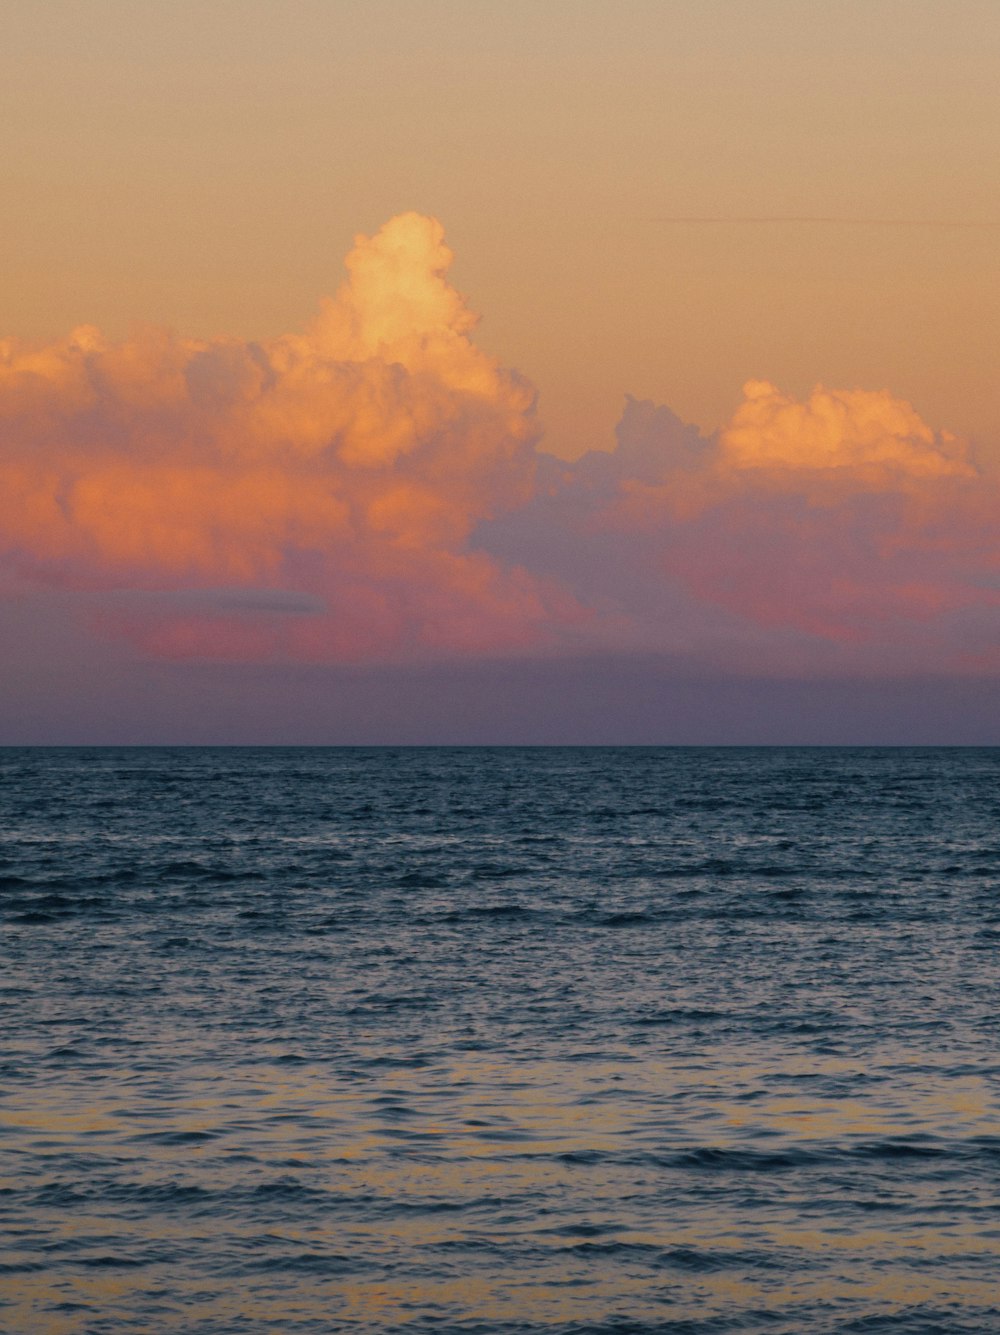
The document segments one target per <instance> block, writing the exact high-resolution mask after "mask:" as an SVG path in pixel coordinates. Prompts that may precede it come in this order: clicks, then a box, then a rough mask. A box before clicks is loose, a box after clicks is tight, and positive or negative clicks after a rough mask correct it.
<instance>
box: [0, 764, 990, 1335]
mask: <svg viewBox="0 0 1000 1335" xmlns="http://www.w3.org/2000/svg"><path fill="white" fill-rule="evenodd" d="M0 838H2V845H0V904H2V919H3V922H2V931H3V938H2V977H0V1035H2V1037H0V1047H2V1058H0V1070H2V1081H0V1088H2V1108H0V1119H2V1136H0V1162H2V1178H0V1230H2V1232H3V1235H4V1243H5V1245H4V1250H3V1257H2V1262H0V1302H2V1304H3V1305H2V1306H0V1326H2V1327H3V1328H4V1329H5V1330H9V1331H11V1332H17V1333H18V1335H19V1333H20V1332H30V1333H31V1335H35V1333H36V1332H39V1333H42V1335H63V1333H64V1332H65V1333H67V1335H69V1333H73V1335H76V1333H77V1332H79V1333H81V1335H84V1333H85V1335H105V1333H107V1335H117V1333H118V1332H122V1333H123V1335H124V1332H177V1333H178V1335H180V1333H183V1335H208V1332H211V1333H212V1335H223V1333H224V1332H234V1333H235V1332H240V1335H245V1333H246V1332H281V1333H283V1335H284V1333H286V1332H287V1333H289V1335H290V1333H291V1332H300V1331H341V1330H355V1329H356V1330H363V1331H373V1332H389V1331H401V1330H402V1331H441V1332H448V1331H454V1332H459V1331H462V1332H473V1331H475V1332H514V1331H517V1332H547V1333H548V1335H556V1333H557V1332H558V1333H559V1335H565V1333H567V1332H571V1331H572V1332H618V1333H619V1335H620V1333H621V1332H626V1331H631V1332H640V1331H671V1332H722V1331H754V1330H761V1331H769V1332H788V1333H789V1335H791V1333H792V1332H795V1333H798V1332H813V1331H845V1332H846V1331H858V1332H862V1331H864V1332H903V1331H906V1332H932V1331H940V1332H949V1333H951V1332H963V1331H977V1332H981V1331H1000V1297H998V1292H997V1277H998V1273H1000V1117H998V1109H1000V1051H998V1044H1000V970H998V953H1000V752H998V751H995V750H982V751H977V750H956V751H949V750H728V749H701V750H672V749H649V750H642V749H622V750H615V749H594V750H573V749H566V750H561V749H553V750H518V749H510V750H507V749H497V750H490V749H468V750H462V749H457V750H450V749H444V750H322V749H317V750H211V749H207V750H201V749H192V750H185V749H180V750H7V751H2V752H0Z"/></svg>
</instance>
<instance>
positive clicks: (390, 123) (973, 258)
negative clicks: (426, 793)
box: [0, 0, 1000, 726]
mask: <svg viewBox="0 0 1000 1335" xmlns="http://www.w3.org/2000/svg"><path fill="white" fill-rule="evenodd" d="M5 24H6V27H5V31H4V41H3V43H2V44H0V126H2V129H0V134H2V135H3V136H4V147H5V159H4V160H5V165H6V171H7V185H8V189H7V192H6V194H5V196H4V200H3V209H2V211H0V228H2V239H3V245H4V254H5V256H6V257H7V260H8V263H7V264H6V265H5V266H4V269H3V272H2V279H0V283H2V288H0V295H2V307H0V309H2V311H3V315H2V324H0V626H7V627H8V629H7V630H5V631H3V632H2V633H3V634H4V635H6V637H7V642H8V643H7V652H8V663H9V661H10V655H12V654H13V652H14V651H13V648H12V647H11V646H12V645H13V643H14V640H15V638H16V640H17V656H18V660H19V661H21V662H22V665H23V673H24V681H25V682H26V683H27V689H28V690H29V692H30V690H31V689H34V687H33V683H34V682H36V681H41V680H42V677H41V676H40V675H39V673H40V671H41V669H42V667H43V666H44V665H46V664H49V660H50V659H51V655H52V649H51V646H52V644H53V643H55V642H57V641H58V640H59V638H60V637H61V636H68V637H69V643H71V644H72V645H74V646H75V647H74V648H72V649H69V650H61V651H60V652H61V653H63V654H67V653H68V654H69V656H70V657H71V658H72V657H74V656H76V655H80V656H81V658H86V656H87V655H88V654H90V653H92V652H93V653H96V654H97V658H95V659H94V663H95V664H96V663H97V662H98V661H99V660H100V661H103V660H102V659H101V656H102V655H105V656H107V655H111V657H112V658H113V657H114V655H118V657H117V659H115V660H114V661H116V662H118V663H119V664H120V665H122V664H124V665H127V664H132V665H133V666H134V672H135V676H134V681H133V688H134V693H135V694H134V699H138V698H139V697H140V695H141V693H142V692H143V691H145V690H146V689H148V687H149V681H150V680H151V679H150V677H149V671H150V670H151V669H150V668H149V665H150V664H152V663H157V664H168V663H173V664H179V663H198V664H208V663H214V664H225V665H229V666H228V668H227V670H231V671H233V672H234V673H237V674H238V673H239V672H240V671H242V670H247V669H248V666H249V665H256V666H258V667H260V666H262V665H269V666H270V667H275V668H280V667H282V665H284V667H286V668H287V667H289V665H298V666H299V667H302V666H303V665H310V666H311V667H316V668H319V667H324V668H327V669H329V668H334V667H335V668H337V669H338V670H339V669H343V668H344V667H345V666H346V665H357V666H358V667H359V669H360V668H364V669H366V670H367V669H371V670H374V669H376V668H378V669H379V670H381V669H382V668H385V667H387V666H396V667H405V668H406V669H407V670H410V669H416V668H418V667H420V665H424V664H436V665H442V664H443V665H455V664H462V663H465V664H471V663H480V664H482V663H486V662H489V661H511V662H513V661H515V660H517V661H521V662H528V661H530V662H533V663H541V662H546V663H552V662H569V661H570V660H574V659H575V660H578V661H583V660H584V659H587V660H588V661H595V660H597V659H602V658H603V657H609V658H610V657H614V656H616V655H617V656H618V658H619V659H621V660H622V661H624V659H625V658H628V657H629V656H631V657H632V659H634V660H636V661H637V659H638V657H640V656H642V655H644V654H645V655H653V656H659V659H661V660H663V661H666V660H667V659H669V660H670V661H671V662H673V663H675V665H676V664H686V665H688V666H687V667H685V668H684V669H683V670H684V671H690V672H693V673H694V674H695V676H696V677H698V676H701V675H704V674H705V673H709V674H711V673H722V674H726V673H729V674H732V673H737V674H744V675H746V674H750V675H753V674H758V675H759V676H760V677H761V679H765V678H766V679H771V680H773V679H778V678H782V677H784V678H788V679H793V680H799V681H808V680H817V679H819V678H820V677H825V678H829V679H831V680H837V681H843V680H848V679H852V678H858V679H861V678H864V679H867V680H869V681H880V682H887V681H889V680H892V679H896V678H912V677H913V676H914V674H917V675H919V674H921V673H923V674H925V675H928V674H929V675H931V676H935V677H937V678H940V679H942V680H943V679H948V680H970V681H971V680H973V679H979V680H981V681H986V680H992V679H994V678H995V676H996V674H997V672H998V670H1000V408H998V402H997V395H996V371H995V360H996V352H995V348H996V341H997V340H996V331H997V329H1000V309H998V308H1000V285H998V282H997V278H998V270H1000V265H998V246H1000V173H998V172H997V171H996V168H995V162H994V146H995V144H996V143H997V142H998V140H1000V115H998V112H1000V91H998V84H997V81H996V79H995V70H996V68H997V56H998V55H1000V8H998V7H997V6H996V5H995V4H994V3H993V0H989V3H985V2H981V0H955V2H954V3H950V4H948V5H945V4H943V3H936V2H934V3H932V2H931V0H905V2H904V0H899V2H898V3H896V2H894V0H885V2H884V3H872V2H871V0H863V3H862V2H861V0H858V2H855V0H839V2H838V0H832V3H830V4H826V5H823V6H822V7H819V6H813V5H805V4H801V3H798V2H797V0H796V2H795V3H793V2H792V0H758V2H757V3H754V4H752V5H751V4H746V5H744V4H740V3H735V2H734V0H698V3H694V2H693V0H691V2H689V0H676V2H675V3H669V2H668V0H626V2H625V3H623V4H616V5H614V6H612V5H610V4H608V3H603V0H602V3H597V0H576V2H575V3H569V0H548V2H547V3H545V4H538V3H536V2H535V0H532V3H530V4H529V3H525V2H524V0H510V2H509V3H504V4H502V5H501V4H496V5H494V4H483V5H475V6H473V5H469V4H466V3H456V2H454V0H413V3H392V4H390V3H384V2H383V3H379V2H378V0H376V2H375V3H364V4H361V3H357V4H355V3H353V0H343V3H338V4H332V3H328V2H326V0H322V2H321V0H297V2H296V3H291V4H284V3H283V4H280V5H279V4H276V3H270V2H267V3H265V0H241V2H240V3H236V2H235V0H232V3H229V2H227V0H219V3H215V4H212V5H208V6H205V5H202V4H194V3H188V2H187V0H178V2H177V3H174V4H171V5H169V6H156V7H154V6H145V5H136V4H134V3H133V0H74V2H73V3H60V4H53V5H48V6H36V5H31V6H29V5H28V4H26V3H20V2H19V0H14V3H13V4H12V5H11V6H9V7H8V10H7V11H6V13H5ZM480 312H482V313H483V315H484V318H483V320H482V322H481V323H479V319H478V317H479V313H480ZM108 661H109V662H110V661H111V658H109V659H108ZM143 665H145V666H143ZM3 667H4V664H3V663H0V668H3ZM677 670H678V671H679V670H681V669H680V668H678V669H677ZM129 671H132V668H129ZM95 672H96V673H97V677H98V678H101V677H102V675H103V674H102V672H101V671H98V669H97V668H96V666H95ZM108 679H109V680H110V677H109V678H108ZM246 681H247V679H246V678H240V677H239V676H238V675H237V676H236V677H234V678H233V683H234V689H237V690H242V689H245V687H246ZM39 689H40V690H41V689H42V688H41V687H39ZM59 689H60V690H65V689H66V688H65V687H60V688H59ZM130 689H131V688H130ZM43 694H44V692H43ZM557 694H558V693H557ZM47 708H48V706H47V705H45V704H44V703H43V704H41V705H39V709H40V710H41V715H44V714H45V710H46V709H47ZM709 712H710V713H711V710H710V711H709ZM41 715H40V716H41ZM95 726H96V725H95Z"/></svg>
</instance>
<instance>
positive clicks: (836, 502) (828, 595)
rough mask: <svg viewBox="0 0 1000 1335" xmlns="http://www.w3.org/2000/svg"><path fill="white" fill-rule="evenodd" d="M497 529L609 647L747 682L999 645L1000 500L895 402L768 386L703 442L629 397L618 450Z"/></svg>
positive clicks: (560, 471)
mask: <svg viewBox="0 0 1000 1335" xmlns="http://www.w3.org/2000/svg"><path fill="white" fill-rule="evenodd" d="M540 477H541V486H540V487H539V489H538V491H537V492H536V496H535V497H534V498H533V500H532V501H531V502H530V503H529V504H528V505H526V506H525V507H523V508H522V509H521V510H520V512H518V513H517V514H515V515H513V516H504V517H501V518H498V519H497V520H495V521H494V522H492V523H486V524H484V525H482V526H481V529H480V540H481V541H482V543H483V545H484V547H485V548H486V550H488V551H490V552H491V553H492V554H493V555H494V556H496V557H498V558H506V559H512V558H513V556H514V555H515V553H520V554H521V556H522V559H525V560H526V561H527V563H528V564H529V565H530V566H531V568H532V569H533V570H535V571H536V573H539V574H540V573H547V574H549V575H551V576H557V577H559V578H561V579H562V580H564V581H565V582H566V583H567V584H568V585H569V586H570V587H572V588H573V589H574V591H575V593H576V594H577V596H578V597H579V598H581V599H582V600H584V601H586V602H588V603H589V604H590V605H591V606H593V607H595V609H597V610H598V611H599V613H600V616H599V618H598V625H599V626H610V625H612V624H614V626H615V630H614V633H613V635H612V636H611V637H610V638H611V640H612V641H614V642H617V643H619V644H620V643H622V642H631V643H632V644H634V645H636V646H638V647H641V648H643V649H659V650H662V651H667V652H671V653H687V654H688V655H690V656H691V657H692V658H693V660H694V661H696V662H702V663H706V662H712V663H713V664H715V665H717V666H729V667H732V666H733V665H738V666H740V667H743V668H746V669H748V670H756V669H763V670H768V671H783V670H784V671H787V670H791V671H793V672H799V671H809V670H818V669H823V670H834V671H849V670H857V669H863V670H882V671H884V670H892V671H901V670H903V671H905V670H909V669H911V668H914V667H922V668H925V669H927V670H933V671H938V670H954V669H955V668H956V667H958V668H962V667H966V668H968V667H971V666H973V665H974V664H975V663H977V662H978V663H979V664H980V665H981V664H982V663H984V662H985V661H987V660H986V659H984V658H983V654H984V653H985V652H987V650H988V648H989V646H990V645H992V644H995V643H996V641H997V639H998V638H1000V637H998V635H997V624H996V612H997V607H998V603H1000V598H998V579H997V575H998V571H1000V541H998V539H1000V532H998V527H997V516H998V514H1000V506H998V501H1000V489H998V487H997V482H996V479H995V478H993V477H990V476H987V475H986V474H984V473H983V472H982V471H981V470H980V468H979V467H978V466H977V465H976V463H975V461H974V459H973V458H972V455H971V452H970V450H969V449H968V447H967V445H965V444H964V443H963V442H961V441H960V440H958V439H956V438H955V437H954V436H952V435H950V434H949V433H947V432H943V431H942V432H939V431H935V430H933V429H932V428H931V427H930V426H929V425H928V424H927V423H926V422H924V421H923V419H922V418H921V417H920V416H919V414H918V413H917V412H916V410H915V409H914V408H913V407H912V405H910V404H909V403H906V402H904V401H903V400H901V399H898V398H896V397H894V396H893V395H891V394H890V393H888V392H886V391H865V390H827V389H825V388H823V387H817V388H816V389H814V390H813V392H812V393H811V394H810V395H809V396H808V397H807V398H805V399H804V400H801V401H799V400H796V399H794V398H792V397H790V396H788V395H785V394H783V393H781V392H780V391H779V390H778V389H777V388H775V386H774V385H772V384H770V383H769V382H766V381H751V382H750V383H748V384H747V385H746V386H745V388H744V393H743V399H742V402H741V403H740V404H739V406H738V407H737V409H736V411H735V412H734V414H733V416H732V417H731V419H730V420H729V422H728V423H727V424H726V425H725V426H724V427H723V428H722V430H721V431H720V432H718V433H717V434H716V435H713V436H707V437H706V436H702V435H700V434H699V433H698V432H697V431H696V429H695V428H693V427H690V426H686V425H685V424H684V423H682V422H681V421H680V420H679V419H678V418H677V417H676V416H675V415H674V414H673V413H671V412H670V411H669V409H666V408H663V407H657V406H655V405H654V404H652V403H648V402H637V401H635V400H628V402H627V404H626V409H625V412H624V414H623V417H622V419H621V421H620V423H619V425H618V428H617V446H616V448H615V450H614V451H612V452H608V453H600V452H592V453H591V454H588V455H586V456H585V457H584V458H582V459H581V460H579V461H578V462H577V463H575V464H565V463H562V462H561V461H556V460H551V461H550V462H549V464H548V465H547V467H546V469H544V470H542V473H541V475H540Z"/></svg>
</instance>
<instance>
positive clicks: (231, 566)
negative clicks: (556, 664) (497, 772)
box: [0, 214, 575, 659]
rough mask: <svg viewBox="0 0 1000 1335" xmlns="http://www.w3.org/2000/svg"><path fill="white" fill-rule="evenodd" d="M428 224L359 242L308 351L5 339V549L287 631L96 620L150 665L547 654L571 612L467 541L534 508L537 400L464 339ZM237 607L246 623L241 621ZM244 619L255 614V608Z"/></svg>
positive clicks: (191, 621)
mask: <svg viewBox="0 0 1000 1335" xmlns="http://www.w3.org/2000/svg"><path fill="white" fill-rule="evenodd" d="M451 258H452V257H451V253H450V251H449V250H448V248H447V247H446V246H445V244H444V240H443V233H442V229H441V226H440V224H439V223H437V222H436V221H434V220H433V219H431V218H425V217H421V216H419V215H417V214H405V215H402V216H400V217H397V218H395V219H393V220H392V221H391V222H389V223H387V224H386V225H385V226H384V227H383V228H382V229H381V231H380V232H378V234H377V235H375V236H374V237H370V238H368V237H358V238H357V240H356V244H355V247H354V249H353V251H352V252H351V254H350V255H349V256H348V258H347V262H346V263H347V271H348V276H347V280H346V282H345V283H344V284H343V286H342V287H341V288H340V291H339V292H338V293H337V295H336V296H335V297H334V298H333V299H332V300H329V301H327V302H326V303H325V304H324V305H323V307H322V310H321V312H320V315H319V317H318V318H317V319H316V320H315V322H314V323H313V325H312V326H311V327H310V328H308V329H307V330H306V331H305V332H304V333H302V334H295V335H288V336H286V337H282V338H277V339H273V340H271V341H268V342H261V343H254V342H247V341H244V340H239V339H233V338H218V339H211V340H196V339H187V338H182V337H179V336H177V335H175V334H172V333H170V332H167V331H163V330H158V329H144V330H141V331H139V332H137V333H136V334H134V335H133V336H132V337H131V338H129V339H127V340H125V341H124V342H112V341H109V340H107V339H105V338H104V337H103V336H102V335H101V334H100V332H99V331H98V330H96V329H93V328H89V327H87V328H81V329H77V330H75V331H74V332H73V333H72V334H71V335H70V336H69V337H68V338H65V339H63V340H61V341H59V342H56V343H51V344H47V345H44V346H32V345H28V344H25V343H23V342H20V341H18V340H14V339H8V340H6V341H3V342H2V343H0V554H2V555H3V557H4V558H5V564H6V567H7V572H8V576H9V572H10V570H11V569H14V570H16V571H17V572H18V574H19V576H20V578H21V579H22V580H34V581H36V582H37V581H43V582H48V583H50V584H56V585H63V586H65V585H69V586H73V587H77V588H86V589H91V590H100V589H108V590H121V589H131V590H148V591H151V592H153V591H159V592H162V591H164V590H183V589H192V588H195V589H196V588H199V587H205V588H209V589H210V588H214V587H218V586H226V587H230V586H234V585H239V586H247V587H252V588H254V589H258V590H264V591H265V592H269V594H270V596H271V604H270V606H271V607H272V608H273V607H275V606H277V604H276V603H275V601H274V599H275V596H276V594H275V591H281V590H291V591H293V592H298V593H300V594H301V595H302V596H303V597H304V598H306V599H307V600H312V603H311V604H310V605H311V606H315V605H316V604H317V603H318V605H319V606H320V607H321V608H322V609H323V610H322V612H315V611H314V614H313V615H303V616H298V617H296V618H294V619H291V618H289V617H287V616H280V615H274V616H270V615H268V613H267V609H265V608H263V607H262V606H260V597H261V596H262V595H260V596H258V599H257V603H258V606H256V607H254V606H252V605H251V604H250V603H247V604H245V605H244V606H243V607H242V608H241V609H235V608H234V607H233V606H232V605H229V606H226V607H220V606H218V605H215V606H211V605H209V604H208V603H207V602H206V603H205V604H204V605H199V604H195V603H193V602H192V601H191V600H190V599H189V600H187V602H186V604H185V603H184V602H183V601H177V600H173V601H170V600H165V599H163V598H162V597H161V598H156V597H150V598H148V599H146V600H145V602H142V600H136V599H133V600H132V601H131V603H130V604H129V605H128V606H127V607H124V606H123V605H122V604H121V601H120V600H119V601H117V602H116V601H115V600H114V599H111V600H108V602H107V605H106V606H103V607H102V610H101V612H100V617H101V621H102V624H103V625H104V626H105V627H106V628H108V629H112V630H117V631H119V632H121V633H124V634H127V635H129V636H130V637H132V638H134V639H137V640H138V641H139V642H140V643H142V644H144V645H145V646H146V647H147V648H148V649H150V650H151V651H153V652H156V653H160V654H177V655H206V654H207V655H210V656H212V655H219V654H221V655H223V656H233V655H235V656H261V655H263V656H269V655H283V654H292V655H294V656H301V657H307V658H317V659H323V658H331V659H352V658H365V657H373V656H374V657H379V656H381V657H393V656H399V655H404V656H405V655H407V654H411V655H412V654H420V653H425V652H430V653H435V652H447V653H463V652H489V651H497V650H504V649H509V648H512V647H516V648H527V647H530V646H533V645H536V644H538V643H542V642H545V641H546V639H547V638H548V637H549V635H550V631H551V628H552V627H553V626H556V625H558V624H559V623H560V620H561V619H563V618H564V617H567V616H568V617H569V618H570V619H572V617H573V616H574V615H575V611H574V609H573V608H572V607H571V605H570V603H569V600H567V599H565V598H562V599H561V600H560V595H558V594H556V593H553V591H552V590H551V589H548V588H546V587H545V585H544V584H543V583H540V582H539V581H537V580H535V579H533V578H532V577H531V576H530V575H529V574H528V573H527V572H526V571H525V570H523V569H521V568H518V567H517V566H516V565H515V566H513V567H509V568H501V567H500V566H498V565H497V563H495V562H494V561H492V560H491V559H490V558H489V557H488V556H486V555H485V554H483V553H482V552H476V551H472V550H470V548H469V545H468V537H469V534H470V532H471V531H472V529H473V527H474V526H475V524H476V523H477V522H479V521H480V520H482V519H484V518H487V517H489V516H491V515H493V514H495V513H497V512H498V511H499V510H501V509H503V508H505V507H510V506H512V505H516V504H517V503H519V502H521V501H523V500H524V499H526V498H527V497H528V496H529V495H530V494H531V492H532V489H533V486H534V471H535V442H536V438H537V435H538V427H537V424H536V418H535V412H534V391H533V389H532V387H531V386H530V385H528V384H527V383H526V382H525V381H524V380H523V379H522V378H521V377H519V376H518V375H516V374H515V373H513V372H510V371H505V370H503V369H502V368H500V367H499V366H498V365H497V364H496V363H495V361H494V360H493V359H492V358H490V357H488V356H487V355H486V354H485V353H483V352H482V351H481V350H480V349H479V348H478V347H477V346H476V345H475V343H474V342H473V341H472V339H471V337H470V333H471V330H472V328H473V326H474V324H475V318H474V317H473V315H472V314H471V313H470V312H469V311H468V309H467V307H466V305H465V303H464V301H463V299H462V298H461V296H460V295H459V294H458V293H457V292H456V291H455V290H454V289H453V288H452V287H451V286H450V284H449V283H448V280H447V270H448V267H449V264H450V262H451ZM237 610H239V612H240V615H236V612H237ZM254 612H259V613H260V615H257V616H255V615H253V613H254Z"/></svg>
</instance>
